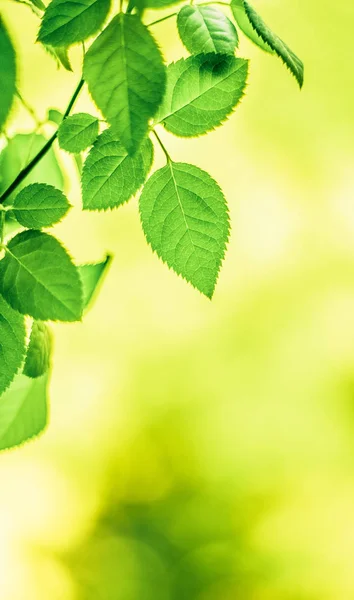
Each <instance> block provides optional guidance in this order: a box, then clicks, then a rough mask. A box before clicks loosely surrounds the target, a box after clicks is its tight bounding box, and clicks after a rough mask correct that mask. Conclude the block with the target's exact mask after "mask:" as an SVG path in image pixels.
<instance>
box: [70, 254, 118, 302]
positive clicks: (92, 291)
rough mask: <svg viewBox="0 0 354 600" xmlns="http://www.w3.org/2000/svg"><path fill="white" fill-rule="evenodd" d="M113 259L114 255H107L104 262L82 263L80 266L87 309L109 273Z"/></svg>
mask: <svg viewBox="0 0 354 600" xmlns="http://www.w3.org/2000/svg"><path fill="white" fill-rule="evenodd" d="M111 261H112V257H111V256H110V255H107V256H106V259H105V260H104V261H103V262H100V263H96V264H90V265H80V266H79V267H78V269H79V273H80V277H81V281H82V287H83V296H84V308H85V309H86V308H88V306H89V304H90V303H91V301H92V300H93V298H94V296H95V295H96V293H97V291H98V289H99V287H100V285H101V283H102V280H103V277H104V275H105V274H106V273H107V270H108V267H109V265H110V264H111Z"/></svg>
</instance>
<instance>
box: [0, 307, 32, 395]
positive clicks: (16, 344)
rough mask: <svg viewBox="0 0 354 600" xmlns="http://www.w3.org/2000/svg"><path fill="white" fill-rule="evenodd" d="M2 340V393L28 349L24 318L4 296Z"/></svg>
mask: <svg viewBox="0 0 354 600" xmlns="http://www.w3.org/2000/svg"><path fill="white" fill-rule="evenodd" d="M0 340H1V343H0V394H2V393H3V392H4V391H5V390H6V388H7V387H8V386H9V385H10V383H11V381H12V380H13V378H14V377H15V375H16V373H17V371H18V370H19V368H20V366H21V365H22V362H23V359H24V355H25V349H26V329H25V323H24V318H23V316H22V315H19V314H18V313H17V312H15V311H14V310H12V308H11V307H10V306H9V305H8V304H7V303H6V302H5V300H4V299H3V298H2V296H0ZM1 402H2V399H1V400H0V403H1Z"/></svg>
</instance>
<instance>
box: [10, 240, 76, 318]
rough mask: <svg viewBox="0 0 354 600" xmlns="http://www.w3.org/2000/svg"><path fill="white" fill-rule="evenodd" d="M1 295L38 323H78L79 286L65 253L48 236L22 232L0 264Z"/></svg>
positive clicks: (59, 245)
mask: <svg viewBox="0 0 354 600" xmlns="http://www.w3.org/2000/svg"><path fill="white" fill-rule="evenodd" d="M0 292H1V293H2V295H3V296H4V298H5V300H6V301H7V302H8V303H9V304H10V305H11V306H12V308H14V309H15V310H18V311H19V312H20V313H22V314H25V315H30V316H31V317H33V318H34V319H39V320H40V321H79V320H80V319H81V316H82V309H83V305H82V302H83V300H82V284H81V280H80V276H79V273H78V270H77V268H76V267H75V266H74V264H73V263H72V261H71V258H70V257H69V255H68V254H67V252H66V250H64V248H63V247H62V246H61V244H60V243H59V242H58V240H56V239H55V238H54V237H52V236H51V235H48V234H47V233H43V232H41V231H32V230H30V231H23V232H22V233H19V234H18V235H16V236H15V237H14V238H12V240H10V242H9V244H8V246H7V248H6V254H5V258H3V259H2V260H1V261H0Z"/></svg>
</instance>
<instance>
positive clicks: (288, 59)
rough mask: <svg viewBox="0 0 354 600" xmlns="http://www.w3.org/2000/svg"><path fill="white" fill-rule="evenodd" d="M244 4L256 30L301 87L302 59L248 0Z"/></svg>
mask: <svg viewBox="0 0 354 600" xmlns="http://www.w3.org/2000/svg"><path fill="white" fill-rule="evenodd" d="M243 5H244V8H245V13H246V15H247V18H248V20H249V22H250V24H251V26H252V27H253V29H254V30H255V32H256V33H257V34H258V35H259V36H260V37H261V38H262V40H263V41H264V42H265V43H266V44H268V45H269V46H270V47H271V48H272V50H274V52H275V53H276V54H277V55H278V56H279V57H280V58H281V59H282V61H283V63H284V64H285V65H286V66H287V67H288V69H289V70H290V71H291V73H292V74H293V75H294V77H295V79H296V80H297V82H298V84H299V86H300V88H301V87H302V85H303V83H304V65H303V63H302V61H301V60H300V59H299V58H298V57H297V56H296V54H294V52H293V51H292V50H290V48H289V46H287V45H286V44H285V42H283V41H282V40H281V39H280V38H279V37H278V36H277V35H275V33H273V32H272V31H271V30H270V29H269V27H268V26H267V25H266V24H265V22H264V21H263V19H262V18H261V17H260V16H259V15H258V13H256V11H255V10H254V9H253V8H252V6H251V5H250V4H248V2H246V0H243Z"/></svg>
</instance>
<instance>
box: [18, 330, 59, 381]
mask: <svg viewBox="0 0 354 600" xmlns="http://www.w3.org/2000/svg"><path fill="white" fill-rule="evenodd" d="M51 354H52V332H51V330H50V329H49V327H48V325H47V324H46V323H43V322H42V321H33V325H32V331H31V337H30V341H29V344H28V349H27V355H26V362H25V366H24V368H23V374H24V375H26V376H27V377H31V378H32V379H35V378H36V377H41V376H42V375H44V373H46V372H47V371H48V370H49V367H50V361H51Z"/></svg>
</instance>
